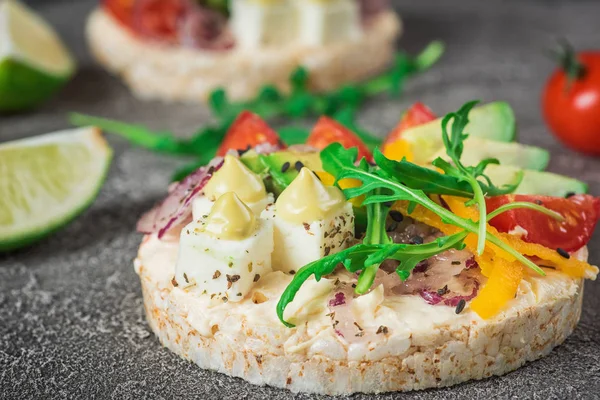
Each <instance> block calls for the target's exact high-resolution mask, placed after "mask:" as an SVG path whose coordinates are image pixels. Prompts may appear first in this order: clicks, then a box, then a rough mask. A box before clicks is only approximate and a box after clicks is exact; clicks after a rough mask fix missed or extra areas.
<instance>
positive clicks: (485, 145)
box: [429, 137, 550, 171]
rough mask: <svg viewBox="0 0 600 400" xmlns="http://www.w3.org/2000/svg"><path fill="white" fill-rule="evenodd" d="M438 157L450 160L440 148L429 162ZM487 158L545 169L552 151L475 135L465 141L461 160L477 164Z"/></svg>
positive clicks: (516, 165) (539, 169)
mask: <svg viewBox="0 0 600 400" xmlns="http://www.w3.org/2000/svg"><path fill="white" fill-rule="evenodd" d="M437 157H441V158H443V159H444V160H448V161H449V160H450V158H449V157H448V155H447V154H446V150H445V149H444V150H440V151H439V152H438V153H436V154H435V155H434V156H433V158H432V159H431V160H429V162H432V161H433V160H435V159H436V158H437ZM486 158H496V159H498V161H500V164H501V165H509V166H514V167H519V168H523V169H531V170H535V171H543V170H544V169H546V167H547V166H548V162H549V161H550V153H549V152H548V151H547V150H545V149H541V148H539V147H534V146H527V145H524V144H520V143H516V142H508V143H503V142H494V141H491V140H487V139H480V138H477V137H473V138H470V139H467V140H466V141H465V148H464V151H463V154H462V157H461V161H462V163H463V164H464V165H466V166H475V165H477V164H478V163H479V162H480V161H482V160H484V159H486Z"/></svg>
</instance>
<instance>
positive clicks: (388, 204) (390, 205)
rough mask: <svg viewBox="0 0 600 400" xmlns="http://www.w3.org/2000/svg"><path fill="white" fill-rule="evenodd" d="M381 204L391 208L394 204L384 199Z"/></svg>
mask: <svg viewBox="0 0 600 400" xmlns="http://www.w3.org/2000/svg"><path fill="white" fill-rule="evenodd" d="M383 205H384V206H385V207H387V208H391V207H392V206H393V205H394V202H393V201H386V202H385V203H383Z"/></svg>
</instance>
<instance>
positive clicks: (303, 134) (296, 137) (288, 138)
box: [277, 126, 310, 146]
mask: <svg viewBox="0 0 600 400" xmlns="http://www.w3.org/2000/svg"><path fill="white" fill-rule="evenodd" d="M277 133H279V137H280V138H281V140H283V142H284V143H285V144H287V145H288V146H292V145H295V144H304V143H306V140H307V139H308V136H309V135H310V131H309V130H308V129H305V128H301V127H296V126H285V127H283V128H281V129H279V131H278V132H277Z"/></svg>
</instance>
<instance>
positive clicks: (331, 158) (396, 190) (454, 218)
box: [321, 143, 545, 275]
mask: <svg viewBox="0 0 600 400" xmlns="http://www.w3.org/2000/svg"><path fill="white" fill-rule="evenodd" d="M356 154H357V151H356V150H355V149H354V150H353V149H350V150H346V149H344V148H343V147H342V145H341V144H339V143H333V144H331V145H329V146H328V147H327V148H325V149H324V150H323V151H321V161H322V163H323V168H324V169H325V171H327V172H329V173H330V174H332V175H333V176H335V177H336V180H337V181H339V180H340V179H345V178H352V179H358V180H360V181H361V182H362V185H361V186H359V187H356V188H348V189H344V194H345V195H346V197H348V198H353V197H358V196H362V195H365V196H366V198H365V200H364V201H363V205H367V204H371V203H377V202H388V201H398V200H406V201H409V202H412V203H414V205H415V206H416V205H417V204H419V205H421V206H423V207H425V208H427V209H429V210H431V211H433V212H434V213H436V214H437V215H439V216H440V218H441V219H442V222H444V223H446V224H451V225H454V226H457V227H459V228H462V229H464V230H465V231H468V232H470V233H474V234H476V235H478V234H479V225H478V224H477V223H475V222H473V221H471V220H470V219H466V218H462V217H460V216H458V215H455V214H454V213H452V212H450V211H448V210H447V209H445V208H444V207H442V206H440V205H439V204H437V203H436V202H434V201H433V200H431V199H430V198H429V197H428V196H427V195H426V194H425V193H424V192H423V191H422V190H419V189H413V188H410V187H408V186H406V185H403V184H402V183H401V181H400V180H401V179H403V178H404V177H396V176H393V175H390V174H388V173H387V172H385V171H383V173H382V171H381V170H375V171H364V170H362V169H360V168H358V167H356V166H355V165H354V162H353V160H354V159H355V157H356ZM353 157H354V158H353ZM382 158H385V156H383V154H381V153H377V152H376V154H375V162H376V163H377V165H379V163H380V162H381V161H382ZM376 189H383V190H386V191H388V192H389V194H387V193H386V194H383V195H381V194H375V195H374V194H372V191H374V190H376ZM409 211H410V210H409ZM483 219H484V222H485V216H484V218H483ZM486 240H487V241H489V242H491V243H493V244H495V245H497V246H498V247H500V248H501V249H503V250H504V251H506V252H508V253H509V254H511V255H513V256H514V257H515V258H516V259H517V260H519V261H520V262H522V263H523V264H524V265H526V266H527V267H529V268H531V269H532V270H534V271H536V272H537V273H539V274H541V275H545V273H544V271H543V270H542V269H541V268H540V267H538V266H537V265H536V264H535V263H533V262H532V261H531V260H529V259H528V258H527V257H525V256H523V255H522V254H521V253H519V252H518V251H516V250H515V249H513V248H512V247H510V246H509V245H507V244H506V243H504V242H503V241H501V240H500V239H498V238H497V237H495V236H493V235H486Z"/></svg>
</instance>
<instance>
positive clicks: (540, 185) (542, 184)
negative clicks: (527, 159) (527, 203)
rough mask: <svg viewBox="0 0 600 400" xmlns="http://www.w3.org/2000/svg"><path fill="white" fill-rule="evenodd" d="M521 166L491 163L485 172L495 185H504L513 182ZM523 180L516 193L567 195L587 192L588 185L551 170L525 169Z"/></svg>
mask: <svg viewBox="0 0 600 400" xmlns="http://www.w3.org/2000/svg"><path fill="white" fill-rule="evenodd" d="M519 171H521V169H520V168H517V167H514V166H508V165H489V166H488V167H487V168H486V169H485V174H486V175H487V176H489V177H490V179H491V180H492V182H493V183H494V185H496V186H502V185H504V184H510V183H513V182H514V181H515V179H516V177H517V173H518V172H519ZM523 172H524V175H523V181H522V182H521V184H520V185H519V187H518V188H517V190H516V191H515V194H531V195H543V196H557V197H565V196H566V195H567V194H569V193H576V194H579V193H587V191H588V185H587V184H586V183H584V182H581V181H578V180H577V179H573V178H569V177H566V176H563V175H558V174H553V173H550V172H542V171H531V170H523Z"/></svg>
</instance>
